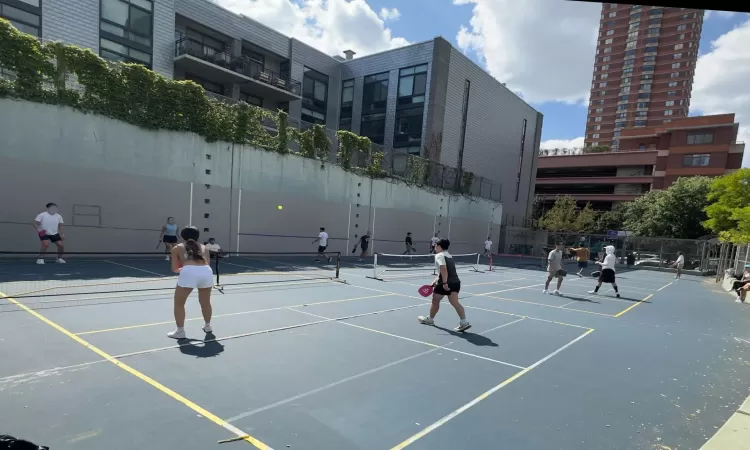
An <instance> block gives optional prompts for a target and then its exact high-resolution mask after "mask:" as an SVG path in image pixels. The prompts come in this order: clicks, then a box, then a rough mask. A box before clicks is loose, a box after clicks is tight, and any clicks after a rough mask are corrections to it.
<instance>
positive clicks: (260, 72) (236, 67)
mask: <svg viewBox="0 0 750 450" xmlns="http://www.w3.org/2000/svg"><path fill="white" fill-rule="evenodd" d="M181 55H189V56H193V57H195V58H198V59H201V60H203V61H206V62H209V63H211V64H215V65H217V66H220V67H223V68H225V69H229V70H231V71H233V72H237V73H239V74H241V75H244V76H246V77H249V78H252V79H253V80H256V81H260V82H262V83H264V84H267V85H269V86H273V87H276V88H279V89H282V90H285V91H287V92H291V93H292V94H294V95H300V93H301V92H302V83H300V82H299V81H296V80H293V79H292V78H290V77H288V76H284V75H281V74H278V73H276V72H274V71H273V70H269V69H267V68H265V67H264V65H263V64H261V63H259V62H257V61H253V60H251V59H249V58H247V57H245V56H232V55H230V54H229V53H227V52H224V51H222V50H219V49H216V48H214V47H210V46H208V45H205V44H204V43H202V42H200V41H198V40H196V39H193V38H189V37H184V38H182V39H179V40H178V41H177V42H176V43H175V56H181Z"/></svg>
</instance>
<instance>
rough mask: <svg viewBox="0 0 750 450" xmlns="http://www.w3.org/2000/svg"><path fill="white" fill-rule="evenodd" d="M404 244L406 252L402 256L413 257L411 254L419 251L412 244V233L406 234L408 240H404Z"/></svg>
mask: <svg viewBox="0 0 750 450" xmlns="http://www.w3.org/2000/svg"><path fill="white" fill-rule="evenodd" d="M404 243H405V244H406V251H405V252H404V253H402V255H411V252H416V251H417V249H415V248H414V245H413V244H412V240H411V233H406V239H404Z"/></svg>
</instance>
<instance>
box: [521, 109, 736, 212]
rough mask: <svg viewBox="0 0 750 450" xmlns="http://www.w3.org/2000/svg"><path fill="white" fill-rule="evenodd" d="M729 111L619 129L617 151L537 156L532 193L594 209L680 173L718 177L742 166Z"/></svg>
mask: <svg viewBox="0 0 750 450" xmlns="http://www.w3.org/2000/svg"><path fill="white" fill-rule="evenodd" d="M738 127H739V124H738V123H736V122H735V121H734V114H718V115H712V116H701V117H688V118H683V119H678V120H673V121H672V122H669V123H666V124H661V125H655V126H651V127H631V128H626V129H624V130H623V131H622V134H621V136H620V149H619V151H617V152H612V151H609V152H602V153H584V154H573V155H562V156H542V157H540V158H539V168H538V169H537V176H536V189H535V193H536V195H538V196H540V197H541V199H542V201H543V203H544V205H545V207H549V206H551V205H552V204H553V203H554V200H555V197H556V196H558V195H571V196H572V197H573V198H575V199H576V200H577V201H578V202H580V204H581V205H583V204H585V203H586V202H590V203H591V205H592V207H593V208H595V209H599V210H608V209H611V208H612V206H613V205H615V204H616V203H618V202H623V201H632V200H635V199H636V198H638V197H639V196H641V195H643V194H645V193H646V192H649V191H650V190H652V189H666V188H668V187H669V186H670V185H671V184H672V183H674V182H675V181H676V180H677V179H678V178H680V177H689V176H697V175H704V176H721V175H724V174H727V173H731V172H733V171H735V170H737V169H739V168H740V167H741V166H742V156H743V153H744V151H745V143H744V142H737V130H738Z"/></svg>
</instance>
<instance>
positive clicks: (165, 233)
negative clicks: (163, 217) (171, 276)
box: [159, 217, 180, 261]
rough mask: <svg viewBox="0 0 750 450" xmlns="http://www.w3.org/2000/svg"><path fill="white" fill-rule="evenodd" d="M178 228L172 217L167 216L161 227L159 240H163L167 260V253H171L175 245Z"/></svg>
mask: <svg viewBox="0 0 750 450" xmlns="http://www.w3.org/2000/svg"><path fill="white" fill-rule="evenodd" d="M179 229H180V227H178V226H177V223H176V222H175V220H174V217H167V223H166V224H164V225H162V227H161V233H160V234H159V242H164V253H165V254H166V255H167V261H169V255H171V254H172V249H173V248H174V246H175V245H177V231H178V230H179Z"/></svg>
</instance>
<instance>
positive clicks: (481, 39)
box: [454, 0, 602, 103]
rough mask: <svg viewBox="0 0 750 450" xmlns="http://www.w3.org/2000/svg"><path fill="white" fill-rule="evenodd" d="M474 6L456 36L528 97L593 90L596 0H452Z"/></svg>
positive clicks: (580, 97) (582, 94) (579, 97)
mask: <svg viewBox="0 0 750 450" xmlns="http://www.w3.org/2000/svg"><path fill="white" fill-rule="evenodd" d="M454 4H457V5H466V4H472V5H474V9H473V14H472V18H471V22H470V24H469V25H468V26H462V27H461V29H460V30H459V32H458V35H457V36H456V40H457V42H458V45H459V47H460V48H461V50H463V51H464V52H475V53H476V54H477V56H478V57H479V59H480V61H481V62H482V63H483V64H485V65H486V68H487V70H488V71H489V72H490V73H491V74H492V75H493V76H494V77H495V78H497V79H498V80H500V81H501V82H503V83H507V85H508V88H510V89H511V90H513V91H520V92H521V93H522V94H523V98H524V99H525V100H527V101H530V102H537V103H539V102H546V101H562V102H566V103H583V102H585V101H587V99H588V95H589V90H590V89H591V73H592V70H593V67H594V56H595V51H596V37H597V31H598V27H599V16H600V14H601V10H602V6H601V4H600V3H589V2H569V1H560V0H524V1H518V0H454Z"/></svg>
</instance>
